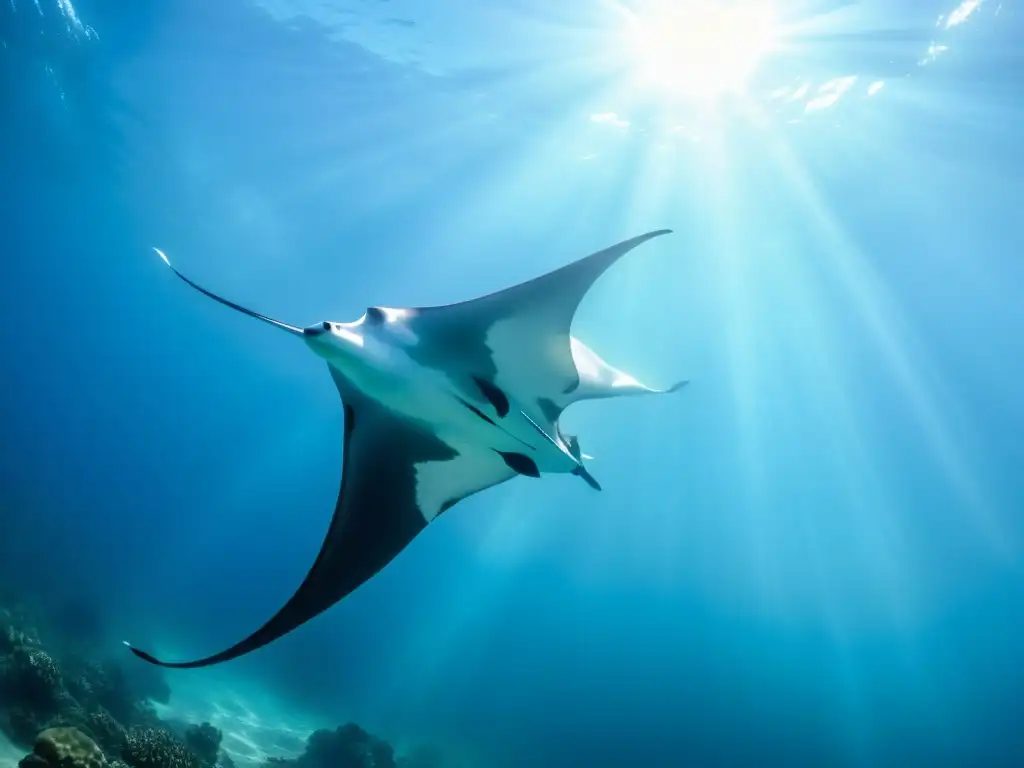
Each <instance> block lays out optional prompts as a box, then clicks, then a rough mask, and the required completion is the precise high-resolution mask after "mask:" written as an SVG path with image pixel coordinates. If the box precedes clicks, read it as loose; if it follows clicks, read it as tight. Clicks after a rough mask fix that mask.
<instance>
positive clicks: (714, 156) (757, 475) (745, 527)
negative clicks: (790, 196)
mask: <svg viewBox="0 0 1024 768" xmlns="http://www.w3.org/2000/svg"><path fill="white" fill-rule="evenodd" d="M726 142H727V139H726V137H725V136H723V135H720V134H719V135H715V136H713V137H712V138H711V139H709V140H708V141H707V142H705V143H704V147H705V148H706V154H705V156H704V162H703V164H702V169H701V172H702V175H703V178H704V179H705V180H706V181H707V184H708V189H709V197H708V201H707V204H708V206H709V210H708V211H707V215H708V219H709V225H710V235H711V237H712V244H713V247H714V250H715V254H716V256H717V258H716V263H717V264H718V275H717V278H718V281H719V282H718V286H717V288H718V290H719V291H720V292H721V296H722V297H721V301H720V306H721V307H722V311H723V313H725V315H726V316H727V323H728V324H727V326H726V328H725V329H724V330H723V332H722V333H723V337H724V338H723V342H724V345H725V354H726V356H727V359H728V366H729V370H730V372H731V376H730V382H729V383H730V385H731V390H732V403H733V407H734V409H735V410H734V413H733V417H734V419H735V423H734V428H735V429H736V430H737V433H738V438H739V440H738V447H737V453H738V456H739V464H740V470H741V477H742V480H741V483H742V486H743V495H742V497H743V498H744V499H745V500H746V503H745V504H744V505H742V507H741V508H740V509H739V510H738V512H737V514H742V516H743V520H742V521H741V522H740V524H739V526H738V527H739V529H740V530H741V531H742V532H743V533H742V538H743V542H744V546H745V548H746V551H747V552H748V553H749V554H750V556H751V561H752V562H753V563H754V565H752V568H753V569H754V570H755V571H756V573H757V578H756V579H755V582H756V588H757V590H758V591H759V592H760V593H761V597H762V600H768V599H769V597H770V596H772V595H777V594H778V593H779V590H780V589H781V585H780V583H779V573H778V569H777V563H775V560H776V556H775V555H773V552H772V547H771V534H770V532H769V531H767V530H765V529H764V526H763V522H764V521H763V518H762V517H761V516H759V515H757V514H756V510H757V508H758V504H759V500H760V499H762V498H764V495H765V471H766V468H765V465H764V461H763V459H762V457H763V456H764V455H766V453H765V450H766V448H765V445H764V436H763V433H762V429H761V425H762V424H763V418H762V414H761V402H760V397H759V395H760V392H761V390H762V382H761V379H760V374H761V368H760V360H759V356H758V353H757V348H756V345H755V343H754V334H755V331H754V319H753V318H754V315H753V306H752V296H751V293H750V287H749V286H748V285H747V283H746V280H745V278H744V274H745V272H746V270H745V267H744V264H743V261H742V255H741V254H742V253H743V245H742V244H741V242H740V239H739V238H738V236H737V234H736V233H737V230H738V226H739V225H738V220H741V218H742V217H741V215H740V210H739V204H740V200H739V197H738V196H737V189H738V188H739V186H740V184H741V182H740V180H739V179H737V178H735V176H736V166H735V165H734V164H733V162H732V158H731V157H730V151H729V147H728V146H727V144H726Z"/></svg>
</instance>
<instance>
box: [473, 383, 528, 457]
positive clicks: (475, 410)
mask: <svg viewBox="0 0 1024 768" xmlns="http://www.w3.org/2000/svg"><path fill="white" fill-rule="evenodd" d="M455 399H457V400H458V401H459V402H460V403H462V404H463V405H464V406H466V407H467V408H468V409H469V410H471V411H472V412H473V413H475V414H476V415H477V416H479V417H480V418H481V419H483V420H484V421H486V422H487V423H488V424H490V425H492V426H494V427H497V428H498V429H500V430H501V431H502V432H504V433H505V434H506V435H508V436H509V437H511V438H512V439H513V440H515V441H516V442H519V443H522V444H523V445H525V446H526V447H527V448H529V449H530V450H531V451H536V450H537V449H536V448H535V447H534V446H532V445H530V444H529V443H528V442H526V441H525V440H523V439H522V438H521V437H516V436H515V435H513V434H512V433H511V432H509V431H508V430H507V429H505V428H504V427H503V426H501V425H500V424H498V423H497V422H495V421H494V419H492V418H491V417H490V416H488V415H487V414H486V413H484V412H483V411H481V410H480V409H479V408H477V407H476V406H475V405H473V404H472V403H471V402H469V401H468V400H463V399H462V398H461V397H459V396H458V395H456V396H455Z"/></svg>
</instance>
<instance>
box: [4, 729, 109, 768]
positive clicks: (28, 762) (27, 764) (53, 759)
mask: <svg viewBox="0 0 1024 768" xmlns="http://www.w3.org/2000/svg"><path fill="white" fill-rule="evenodd" d="M20 768H107V758H106V756H105V755H104V754H103V750H101V749H100V748H99V746H97V744H96V742H95V741H93V740H92V739H90V738H89V737H88V736H86V735H85V734H84V733H82V732H81V731H80V730H78V729H77V728H47V729H46V730H45V731H43V732H42V733H40V734H39V736H38V737H37V738H36V744H35V748H34V749H33V750H32V754H30V755H29V756H28V757H26V758H25V759H24V760H22V761H21V763H20Z"/></svg>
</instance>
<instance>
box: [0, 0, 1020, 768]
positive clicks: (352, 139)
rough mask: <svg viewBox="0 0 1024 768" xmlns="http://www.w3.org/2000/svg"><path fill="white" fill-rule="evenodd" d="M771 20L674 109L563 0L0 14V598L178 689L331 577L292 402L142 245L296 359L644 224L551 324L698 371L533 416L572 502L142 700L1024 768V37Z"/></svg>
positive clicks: (334, 447) (728, 759)
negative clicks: (634, 393) (655, 391)
mask: <svg viewBox="0 0 1024 768" xmlns="http://www.w3.org/2000/svg"><path fill="white" fill-rule="evenodd" d="M384 5H386V6H387V9H386V10H382V7H383V6H384ZM777 5H778V6H779V9H780V16H781V17H782V18H783V20H784V21H785V25H786V29H788V30H789V31H790V36H789V38H788V39H789V44H788V45H787V46H785V49H784V50H782V51H779V52H777V53H775V54H770V55H768V56H766V57H765V58H764V59H763V60H762V62H761V64H760V68H759V69H758V70H757V71H756V72H755V73H754V74H753V75H752V76H751V78H750V80H749V86H748V94H747V95H746V96H745V97H735V98H732V99H730V100H727V101H726V102H723V103H721V104H719V105H718V106H715V107H707V106H704V107H701V106H699V105H698V104H697V103H696V102H694V101H693V100H688V98H687V97H681V96H680V95H679V94H678V93H674V94H672V95H670V94H667V93H666V92H664V91H662V92H658V91H651V90H642V89H640V88H638V87H637V88H634V87H632V86H631V84H630V82H629V78H628V77H623V76H622V73H621V72H620V71H619V69H618V66H619V62H618V61H617V59H615V56H613V55H612V53H611V52H610V48H609V43H608V39H609V37H608V36H609V34H612V33H614V24H613V23H612V22H610V21H608V19H609V18H610V17H609V15H608V14H609V12H608V8H607V6H604V5H602V4H600V3H596V2H593V3H592V2H589V1H588V2H584V3H579V4H577V5H574V6H572V7H571V8H570V7H569V6H568V5H566V6H565V7H564V8H563V7H561V6H557V7H556V6H552V5H550V4H545V3H540V2H536V1H535V0H500V2H498V1H497V0H496V2H494V3H492V4H488V5H486V8H485V7H483V6H482V5H480V4H473V3H468V2H467V0H445V2H438V3H436V4H434V5H433V6H431V7H430V8H429V9H426V8H418V7H417V6H416V4H411V3H405V2H403V0H393V2H389V3H386V4H382V3H369V2H365V3H364V2H360V1H359V0H349V2H347V3H345V2H339V3H337V4H334V3H315V2H309V3H303V2H293V3H285V2H272V0H267V1H266V2H254V0H223V2H218V3H213V2H205V1H204V0H170V1H168V2H162V3H156V2H149V1H148V0H138V2H134V3H130V4H129V3H123V2H114V1H113V0H81V2H78V3H75V4H74V9H73V12H74V15H73V16H72V17H71V20H69V17H68V15H67V13H68V12H70V11H71V5H70V3H65V4H64V5H63V8H64V12H63V13H62V12H61V10H60V9H59V8H58V5H57V3H55V2H53V0H40V2H39V3H38V5H36V4H35V3H33V2H32V1H31V0H18V3H17V4H13V3H11V2H10V0H0V21H2V26H0V40H2V41H3V47H2V49H0V57H2V58H0V67H2V81H0V82H2V88H3V92H2V100H0V109H2V112H0V115H2V120H0V139H2V144H0V147H2V150H0V180H2V184H3V209H2V218H0V256H2V259H0V269H2V275H0V277H2V281H0V285H2V301H0V329H2V330H0V333H2V342H3V347H2V352H3V354H2V355H0V365H2V366H3V367H2V378H0V382H2V391H0V416H2V424H3V428H2V429H0V441H2V442H0V450H2V453H3V461H2V462H0V468H2V469H0V514H2V519H0V578H2V579H3V580H4V581H5V582H7V583H8V584H14V585H16V587H17V589H19V590H23V591H24V592H25V593H26V594H29V593H31V594H33V595H38V596H41V597H42V598H43V599H44V600H47V601H52V603H53V604H55V605H56V604H59V603H60V601H61V600H65V599H69V598H73V599H76V600H86V601H88V602H89V603H90V604H91V605H93V606H94V610H96V611H97V612H98V613H99V614H100V615H101V616H102V617H103V623H104V627H105V628H106V629H107V631H108V632H109V634H110V638H111V643H112V644H116V642H117V641H119V640H121V639H124V638H128V639H131V640H132V642H135V643H137V644H139V645H142V646H144V647H150V648H153V649H154V650H156V651H159V652H160V653H161V654H162V655H165V656H174V657H182V658H185V657H188V658H192V657H197V656H201V655H206V654H208V653H211V652H214V651H218V650H220V649H221V648H222V647H224V646H226V645H227V644H229V643H233V642H234V641H235V640H237V639H240V638H241V637H242V636H243V635H246V634H248V633H249V632H250V631H252V630H253V629H254V628H255V627H256V626H258V625H259V624H260V623H262V622H263V621H264V620H265V619H266V618H268V617H269V615H270V614H271V613H272V612H273V611H275V610H276V609H277V608H278V607H279V606H280V605H281V603H282V602H283V601H284V600H285V599H286V598H287V597H288V596H289V595H290V594H291V592H292V590H293V589H294V588H295V586H296V585H297V584H298V582H299V580H300V579H301V578H302V576H303V575H304V574H305V572H306V570H307V568H308V566H309V564H310V563H311V562H312V560H313V558H314V556H315V554H316V552H317V550H318V548H319V545H320V542H321V539H322V536H323V533H324V531H325V530H326V526H327V523H328V521H329V518H330V515H331V512H332V511H333V505H334V500H335V495H336V493H337V486H338V480H339V472H340V466H341V461H340V460H341V406H340V403H339V402H338V398H337V394H336V392H335V389H334V386H333V384H332V383H331V381H330V378H329V376H328V375H327V374H326V372H325V370H324V367H323V365H322V363H320V362H318V361H317V360H316V359H315V358H313V357H312V356H311V355H310V354H309V352H308V350H306V349H305V348H304V347H303V345H301V344H298V343H296V342H295V341H294V339H292V338H289V337H287V336H285V335H284V334H280V333H275V332H273V331H271V330H269V329H267V328H266V327H265V326H262V325H260V324H258V323H255V322H253V321H251V320H248V319H247V318H243V317H241V316H240V315H237V314H234V313H230V312H228V311H227V310H225V309H224V308H223V307H220V306H218V305H216V304H214V303H212V302H209V301H206V300H203V299H202V298H201V297H199V296H198V295H196V294H194V293H193V292H190V291H188V290H187V289H186V288H185V287H183V286H182V284H181V283H180V282H178V281H176V280H174V279H173V278H172V277H171V276H170V275H169V273H168V272H167V270H166V269H165V268H163V267H162V265H161V264H160V262H159V261H158V260H157V259H156V257H155V256H153V253H152V250H151V248H152V247H153V246H157V247H160V248H162V249H164V250H165V251H166V252H167V253H168V254H170V255H171V257H172V258H173V259H174V261H175V264H176V265H177V266H178V267H180V268H181V269H182V270H183V271H185V273H186V274H189V275H190V276H192V277H193V278H194V279H196V280H198V281H199V282H201V283H203V284H204V285H206V286H208V287H210V288H211V289H213V290H216V291H218V292H220V293H222V294H224V295H227V296H229V297H231V298H233V299H234V300H236V301H239V302H242V303H245V304H246V305H249V306H252V307H254V308H256V309H258V310H259V311H262V312H266V313H268V314H270V315H272V316H275V317H279V318H281V319H283V320H286V321H288V322H291V323H295V324H298V325H306V324H310V323H313V322H315V321H318V320H321V319H323V318H330V319H335V320H341V321H348V320H352V319H355V318H357V317H358V316H359V315H360V314H362V312H363V310H364V308H365V307H366V306H368V305H373V304H384V305H387V306H422V305H429V304H441V303H447V302H450V301H457V300H461V299H465V298H470V297H472V296H475V295H478V294H481V293H485V292H489V291H491V290H495V289H498V288H501V287H504V286H506V285H510V284H513V283H515V282H518V281H520V280H525V279H528V278H530V277H533V276H535V275H537V274H540V273H542V272H544V271H547V270H549V269H553V268H555V267H557V266H560V265H562V264H564V263H567V262H568V261H570V260H572V259H575V258H578V257H580V256H583V255H585V254H587V253H589V252H591V251H594V250H597V249H598V248H602V247H604V246H607V245H610V244H611V243H613V242H616V241H618V240H621V239H624V238H626V237H629V236H632V235H635V234H639V233H641V232H644V231H647V230H651V229H657V228H661V227H670V228H672V229H673V230H674V231H675V233H674V234H673V235H671V236H670V237H668V238H664V239H660V240H658V241H655V242H653V243H651V244H648V245H645V246H643V247H642V249H640V250H638V251H637V252H636V253H635V254H633V255H631V256H630V257H629V258H627V259H626V260H624V261H623V262H622V263H620V264H619V265H617V266H616V267H615V268H614V271H612V272H610V273H609V274H608V275H607V276H606V277H605V278H604V280H603V281H601V282H600V283H598V285H597V286H596V287H595V289H594V290H593V291H592V293H591V294H590V295H589V296H588V298H587V300H586V302H585V303H584V305H583V307H582V308H581V311H580V314H579V315H578V317H577V321H576V324H575V326H574V331H575V332H576V334H577V335H579V336H580V337H581V338H582V339H583V340H584V341H586V342H587V343H588V344H590V345H591V346H592V347H594V348H595V349H596V350H597V351H598V352H599V353H600V354H602V355H603V356H604V357H606V359H608V360H609V361H610V362H612V363H613V364H616V365H620V366H621V367H623V368H624V369H626V370H628V371H630V372H631V373H633V374H635V375H636V376H638V377H639V378H641V379H643V380H644V381H646V382H647V383H650V384H653V385H664V384H668V383H669V382H671V381H673V380H675V378H678V377H680V376H683V377H688V378H690V379H691V384H690V386H689V387H688V388H687V389H686V390H684V391H683V392H682V393H680V394H678V395H676V396H673V397H671V398H656V399H642V398H638V399H630V400H622V401H612V402H607V403H588V404H581V405H579V406H577V407H576V408H574V409H572V410H571V411H570V412H569V413H568V414H567V415H566V417H565V422H566V428H567V431H570V432H578V433H579V434H580V436H581V440H582V442H583V447H584V450H585V451H586V452H588V453H592V454H594V455H595V456H596V457H597V458H596V460H595V462H594V464H593V471H594V473H595V474H596V475H597V476H598V478H599V479H600V481H601V483H602V485H603V486H604V489H605V490H604V492H603V493H601V494H595V493H593V492H591V491H590V490H589V489H588V488H586V486H584V485H583V484H582V483H580V482H579V481H578V480H576V479H575V478H561V477H554V478H545V479H544V480H543V481H540V482H537V481H531V480H527V479H518V480H515V481H512V482H510V483H507V484H505V485H503V486H501V487H499V488H497V489H493V490H490V491H487V492H486V493H483V494H480V495H478V496H476V497H473V498H472V499H470V500H468V501H466V502H464V503H463V504H460V505H459V506H458V507H456V508H455V509H453V510H452V511H450V512H448V513H446V514H445V515H444V516H443V517H442V518H440V519H439V520H438V522H437V523H436V524H435V525H432V526H430V528H428V530H427V531H426V532H425V533H424V534H423V535H422V536H420V537H419V538H418V539H417V540H416V541H415V542H414V543H413V545H411V546H410V547H409V549H408V550H406V551H405V552H404V553H403V554H402V555H401V556H400V557H399V558H397V559H396V560H395V562H394V563H392V564H391V565H390V566H389V567H388V568H386V569H385V570H384V571H383V572H382V573H381V574H380V575H379V576H378V577H376V578H375V579H374V580H372V581H371V582H370V583H368V584H367V585H366V586H364V587H363V588H361V589H360V590H358V591H357V592H356V593H355V594H353V595H352V596H351V597H350V598H348V599H347V600H345V601H344V602H343V603H341V604H339V605H338V606H336V607H335V608H333V609H332V610H331V611H330V612H328V613H327V614H325V615H323V616H321V617H320V618H318V619H316V620H315V621H314V622H311V623H310V624H308V625H306V626H304V627H302V628H301V629H300V630H298V631H296V632H295V633H293V634H292V635H289V636H287V637H286V638H284V639H282V640H280V641H278V642H277V643H275V644H273V645H271V646H270V647H268V648H265V649H263V650H261V651H259V652H257V653H254V654H253V655H251V656H249V657H246V658H244V659H241V660H239V661H236V662H232V663H231V664H229V665H225V666H223V667H218V668H214V669H209V670H195V671H182V672H176V673H173V674H169V675H168V679H169V681H170V684H171V687H172V690H173V691H175V696H177V697H178V698H179V700H181V699H184V700H186V701H188V702H189V705H188V706H189V707H200V706H201V704H202V702H203V701H213V700H219V697H224V696H225V695H227V694H226V692H228V691H237V696H238V697H239V699H240V700H244V701H245V702H246V704H247V706H249V707H250V708H251V709H252V710H253V711H254V712H256V713H257V714H258V716H259V717H260V718H262V721H263V722H265V723H266V724H267V727H268V729H270V730H272V729H273V728H274V727H276V726H277V725H279V724H288V723H292V722H294V723H295V724H296V725H295V727H296V728H306V727H312V726H313V725H320V724H324V725H332V726H333V725H336V724H338V723H341V722H344V721H346V720H348V719H353V720H356V721H357V722H360V723H362V724H364V725H365V726H367V727H368V728H371V729H374V730H375V731H377V732H379V733H381V734H383V735H385V736H387V737H388V738H390V739H393V740H394V741H396V742H403V741H406V740H411V741H417V740H421V741H433V742H437V743H441V744H443V745H445V746H447V747H449V748H450V749H451V750H452V751H458V752H465V753H467V754H471V755H473V757H472V760H471V762H470V763H468V764H472V765H480V766H513V767H516V768H518V767H519V766H531V767H532V766H537V767H538V768H540V767H541V766H545V767H546V766H553V767H557V768H563V767H565V766H576V765H580V766H583V765H588V766H616V767H618V766H622V767H627V766H630V767H631V766H640V765H654V766H681V765H716V766H717V765H737V766H739V765H742V766H746V765H759V766H761V765H798V766H803V765H808V766H810V765H815V766H820V765H836V766H875V765H884V766H888V765H928V766H974V765H992V766H996V765H999V766H1002V765H1007V766H1010V765H1020V764H1024V728H1022V727H1021V726H1022V722H1021V715H1020V712H1022V711H1024V693H1022V692H1024V672H1022V671H1021V670H1022V669H1024V649H1022V647H1021V643H1020V642H1019V636H1020V631H1021V628H1022V627H1024V572H1022V569H1021V554H1022V544H1024V538H1022V535H1024V524H1022V519H1021V518H1022V514H1024V484H1022V481H1021V478H1020V474H1021V467H1024V444H1022V440H1021V435H1024V396H1022V394H1021V381H1024V302H1022V301H1021V299H1020V287H1021V286H1022V285H1024V266H1022V263H1021V254H1022V253H1024V248H1022V247H1024V220H1022V218H1021V216H1020V214H1019V207H1020V200H1022V199H1024V197H1022V193H1024V183H1022V181H1021V178H1022V172H1024V149H1022V147H1024V145H1022V143H1021V141H1020V137H1021V135H1022V133H1024V120H1022V114H1024V113H1022V107H1024V96H1022V95H1024V91H1022V90H1021V85H1020V83H1021V82H1022V81H1021V75H1022V63H1024V54H1022V53H1021V50H1022V48H1021V42H1022V40H1024V23H1022V19H1021V10H1020V6H1019V4H1017V3H1013V2H1003V3H1001V4H1000V3H998V2H997V1H996V0H985V1H984V2H982V3H980V4H977V6H975V5H972V4H971V3H964V4H963V6H960V7H959V8H960V13H961V14H963V16H964V18H963V20H962V22H960V23H955V24H948V20H949V18H950V14H953V13H955V12H956V11H957V8H958V7H957V6H956V5H955V3H948V2H940V3H933V2H923V0H899V2H896V1H895V0H893V1H892V2H886V3H882V2H865V3H829V2H820V3H811V2H805V3H788V4H787V3H786V2H785V0H779V3H778V4H777ZM940 16H941V19H940ZM73 19H77V20H78V22H77V24H78V25H76V23H73ZM937 19H939V21H938V22H937V21H936V20H937ZM609 30H611V32H609ZM929 51H930V53H929ZM706 66H708V67H712V66H713V65H712V64H707V65H706ZM846 77H853V78H855V80H853V81H852V82H851V81H844V80H839V81H836V80H835V79H836V78H846ZM801 78H802V79H801ZM829 81H833V82H832V84H831V85H830V86H826V87H825V89H824V90H822V86H823V84H826V83H828V82H829ZM804 82H806V83H808V85H807V87H806V88H804V89H803V91H802V92H801V91H800V85H801V83H804ZM872 83H884V85H882V86H877V87H874V88H872ZM843 88H846V90H843ZM781 89H788V90H781ZM837 93H838V97H837V98H835V99H831V98H830V94H837ZM815 99H818V101H817V102H815ZM231 695H235V694H234V693H232V694H231ZM172 700H173V699H172ZM282 727H283V726H282Z"/></svg>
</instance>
